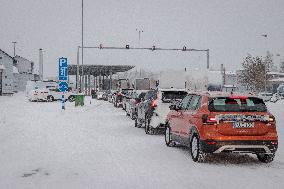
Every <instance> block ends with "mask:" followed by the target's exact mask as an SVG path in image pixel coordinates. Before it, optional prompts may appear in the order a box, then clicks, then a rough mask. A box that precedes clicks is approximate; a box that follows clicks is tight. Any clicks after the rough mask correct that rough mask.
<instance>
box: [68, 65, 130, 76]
mask: <svg viewBox="0 0 284 189" xmlns="http://www.w3.org/2000/svg"><path fill="white" fill-rule="evenodd" d="M134 67H135V66H130V65H84V66H83V69H84V75H87V74H90V75H93V76H99V75H100V74H101V75H102V76H103V75H104V76H109V75H110V74H115V73H117V72H125V71H128V70H130V69H132V68H134ZM68 74H69V75H76V74H77V65H68ZM79 74H80V75H81V74H82V65H80V66H79Z"/></svg>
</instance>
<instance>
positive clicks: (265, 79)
mask: <svg viewBox="0 0 284 189" xmlns="http://www.w3.org/2000/svg"><path fill="white" fill-rule="evenodd" d="M261 36H262V37H264V38H265V48H266V49H267V37H268V35H267V34H263V35H261ZM266 72H267V69H266V62H264V90H265V92H267V73H266Z"/></svg>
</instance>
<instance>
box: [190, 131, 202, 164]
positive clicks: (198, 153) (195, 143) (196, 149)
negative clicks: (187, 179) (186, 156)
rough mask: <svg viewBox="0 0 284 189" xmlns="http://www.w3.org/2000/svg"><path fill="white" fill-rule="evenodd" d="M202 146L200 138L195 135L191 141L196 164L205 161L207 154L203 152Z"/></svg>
mask: <svg viewBox="0 0 284 189" xmlns="http://www.w3.org/2000/svg"><path fill="white" fill-rule="evenodd" d="M200 146H201V145H200V139H199V136H198V134H196V133H195V134H193V136H192V138H191V140H190V155H191V158H192V160H193V161H194V162H202V161H204V158H205V154H204V153H203V152H202V149H201V147H200Z"/></svg>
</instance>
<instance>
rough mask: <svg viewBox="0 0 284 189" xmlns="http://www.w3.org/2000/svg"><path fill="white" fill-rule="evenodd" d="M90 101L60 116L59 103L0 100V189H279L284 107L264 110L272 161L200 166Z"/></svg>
mask: <svg viewBox="0 0 284 189" xmlns="http://www.w3.org/2000/svg"><path fill="white" fill-rule="evenodd" d="M90 101H91V100H90V99H87V100H86V102H87V104H86V106H85V107H77V108H75V107H74V104H73V103H67V110H66V111H65V112H62V111H61V110H60V103H59V102H54V103H31V102H28V101H27V100H26V99H25V97H24V95H23V94H17V95H15V96H13V97H0V165H1V167H0V188H1V189H2V188H3V189H17V188H19V189H25V188H29V189H30V188H35V189H42V188H43V189H44V188H52V189H54V188H58V189H63V188H68V189H69V188H84V189H86V188H122V189H124V188H131V189H133V188H135V189H136V188H143V189H144V188H161V189H166V188H231V189H232V188H266V189H267V188H283V185H284V180H283V178H284V150H283V149H284V140H283V138H284V125H283V122H284V102H278V103H276V104H268V107H269V109H270V110H271V112H272V113H274V115H275V116H276V120H277V122H278V133H279V139H280V140H279V143H280V144H279V150H278V152H277V154H276V158H275V161H274V162H272V163H269V164H263V163H260V162H258V160H257V159H256V157H254V156H248V155H226V156H224V155H219V156H216V157H212V158H211V161H210V162H205V163H201V164H198V163H194V162H193V161H192V160H191V159H190V156H189V153H188V151H187V150H186V149H185V148H182V147H175V148H169V147H166V145H165V144H164V138H163V136H162V135H156V136H148V135H145V133H144V130H143V129H138V128H135V127H134V122H133V121H131V120H130V119H129V118H127V117H126V116H125V112H124V111H122V110H121V109H116V108H114V107H113V105H112V104H110V103H108V102H104V101H95V100H92V101H91V104H90Z"/></svg>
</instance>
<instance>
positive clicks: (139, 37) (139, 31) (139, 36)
mask: <svg viewBox="0 0 284 189" xmlns="http://www.w3.org/2000/svg"><path fill="white" fill-rule="evenodd" d="M136 31H137V32H138V39H139V43H138V44H139V46H140V39H141V33H143V32H144V31H143V30H141V29H137V28H136Z"/></svg>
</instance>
